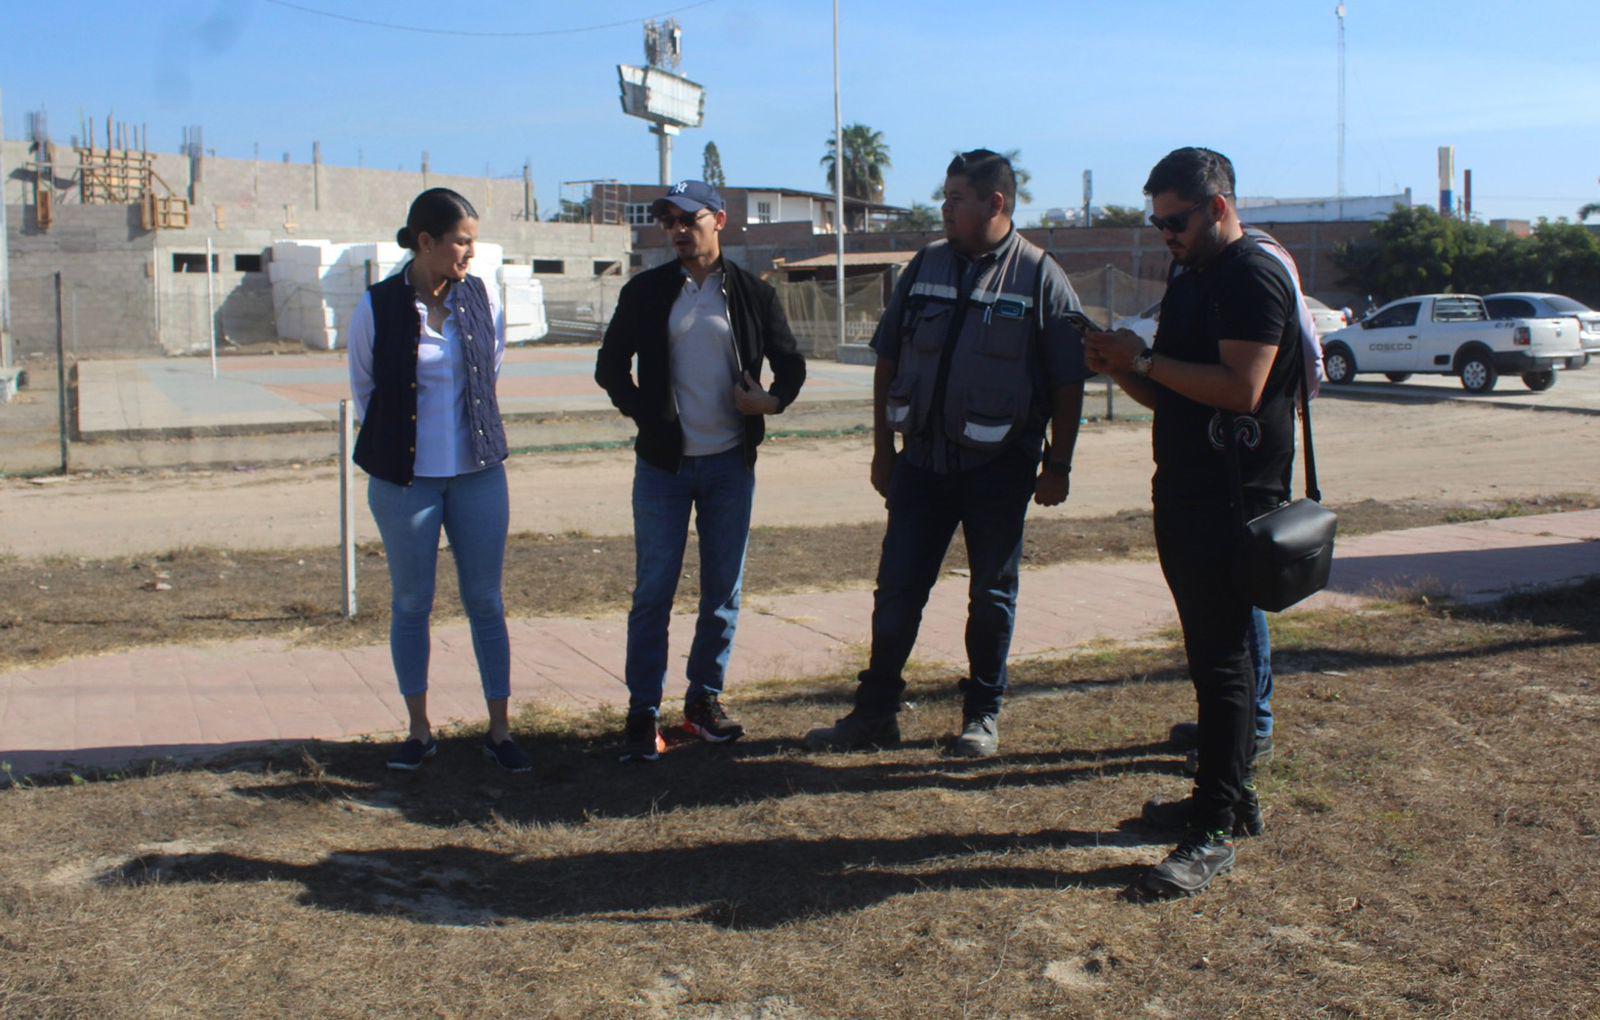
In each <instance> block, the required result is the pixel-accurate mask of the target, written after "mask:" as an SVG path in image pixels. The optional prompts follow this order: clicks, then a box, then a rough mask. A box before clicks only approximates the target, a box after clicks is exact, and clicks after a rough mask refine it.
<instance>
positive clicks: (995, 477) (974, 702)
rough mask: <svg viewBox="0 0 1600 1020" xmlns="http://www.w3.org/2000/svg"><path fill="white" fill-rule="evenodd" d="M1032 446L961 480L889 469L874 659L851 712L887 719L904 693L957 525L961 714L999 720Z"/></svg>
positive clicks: (1020, 446)
mask: <svg viewBox="0 0 1600 1020" xmlns="http://www.w3.org/2000/svg"><path fill="white" fill-rule="evenodd" d="M1038 464H1039V448H1038V446H1037V444H1029V443H1016V444H1013V445H1012V446H1010V447H1008V448H1006V449H1005V450H1004V451H1003V452H1002V453H1000V454H999V455H998V456H997V457H995V458H994V459H993V460H991V461H989V462H988V463H985V464H981V465H979V466H978V467H975V468H972V469H970V470H967V471H957V472H952V473H947V474H940V473H938V472H935V471H930V470H928V469H926V468H921V467H916V466H914V465H912V464H910V463H908V462H907V461H906V459H905V456H904V455H901V457H900V458H899V459H898V460H897V461H896V462H895V466H894V474H893V475H892V476H891V477H890V480H889V525H888V527H887V528H886V529H885V531H884V535H883V552H882V555H881V556H880V557H879V560H878V587H877V590H876V591H875V592H874V593H873V602H872V655H871V658H870V659H869V660H868V664H867V669H866V671H865V672H864V673H862V674H861V677H860V680H861V686H860V687H859V688H858V689H857V690H856V704H857V705H859V706H860V707H862V708H863V709H865V710H867V711H869V712H872V713H881V712H893V711H895V710H896V709H897V708H898V707H899V704H900V695H901V694H902V693H903V692H904V691H905V686H906V684H905V679H904V677H903V676H902V675H901V674H902V672H903V671H904V669H905V665H906V660H907V659H909V658H910V657H911V649H912V646H913V645H915V644H916V641H917V631H918V629H919V628H920V627H921V626H922V610H923V608H924V607H925V606H926V605H927V603H928V593H929V592H930V591H931V590H932V589H933V585H934V582H935V581H937V580H938V578H939V567H940V565H941V564H942V563H943V562H944V556H945V553H946V552H947V551H948V550H949V548H950V539H951V538H952V537H953V536H954V535H955V530H956V526H957V525H960V526H961V533H962V536H963V537H964V538H965V539H966V544H967V565H968V567H969V568H970V572H971V579H970V581H969V583H968V586H967V631H966V637H967V665H968V670H969V675H968V676H967V677H966V679H964V680H962V681H961V690H962V692H963V695H964V699H963V700H964V709H965V711H966V713H967V714H969V715H972V714H978V713H987V712H998V711H999V710H1000V702H1001V700H1002V699H1003V697H1004V695H1005V691H1006V682H1007V676H1006V656H1007V654H1008V653H1009V652H1010V650H1011V631H1012V628H1013V626H1014V625H1015V623H1016V613H1017V582H1018V567H1019V566H1020V564H1021V562H1022V529H1023V522H1024V519H1025V518H1026V517H1027V513H1028V502H1029V500H1031V499H1032V498H1033V488H1034V481H1035V478H1036V477H1037V474H1038Z"/></svg>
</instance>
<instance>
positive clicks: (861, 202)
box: [620, 184, 911, 213]
mask: <svg viewBox="0 0 1600 1020" xmlns="http://www.w3.org/2000/svg"><path fill="white" fill-rule="evenodd" d="M620 186H621V187H624V188H628V189H629V190H635V189H637V190H639V191H648V190H653V189H656V188H660V189H661V190H663V191H665V190H666V189H667V187H668V185H665V184H623V185H620ZM718 190H719V191H724V192H727V191H745V192H749V191H769V192H773V193H775V194H779V195H795V196H797V197H800V198H812V199H816V200H817V201H819V202H832V201H833V192H831V191H806V190H805V189H804V188H783V187H761V186H759V185H748V184H728V185H724V186H723V187H721V188H719V189H718ZM844 204H845V206H846V207H850V206H865V207H866V209H867V211H868V212H886V213H906V212H910V211H911V210H910V209H907V208H906V207H905V206H900V205H884V204H883V203H881V202H868V201H866V200H865V199H860V198H852V197H851V196H849V195H846V196H845V197H844Z"/></svg>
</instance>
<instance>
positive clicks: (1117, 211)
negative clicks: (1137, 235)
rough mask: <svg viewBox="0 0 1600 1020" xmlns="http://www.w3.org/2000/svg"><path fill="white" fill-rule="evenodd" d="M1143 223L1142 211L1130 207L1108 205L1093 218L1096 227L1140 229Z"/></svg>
mask: <svg viewBox="0 0 1600 1020" xmlns="http://www.w3.org/2000/svg"><path fill="white" fill-rule="evenodd" d="M1144 223H1145V219H1144V210H1143V209H1135V208H1134V207H1133V206H1131V205H1108V206H1106V207H1105V208H1103V209H1101V210H1100V215H1099V216H1096V217H1095V218H1094V225H1095V226H1097V227H1142V226H1144Z"/></svg>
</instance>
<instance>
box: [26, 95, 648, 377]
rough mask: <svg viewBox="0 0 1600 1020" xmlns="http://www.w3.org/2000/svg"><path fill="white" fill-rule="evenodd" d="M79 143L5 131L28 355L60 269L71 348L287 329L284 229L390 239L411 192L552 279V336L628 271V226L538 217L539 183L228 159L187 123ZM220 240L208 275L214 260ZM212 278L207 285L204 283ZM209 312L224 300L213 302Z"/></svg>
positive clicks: (185, 347) (178, 347) (47, 327)
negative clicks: (468, 220) (168, 146)
mask: <svg viewBox="0 0 1600 1020" xmlns="http://www.w3.org/2000/svg"><path fill="white" fill-rule="evenodd" d="M84 127H85V130H84V132H83V133H82V134H81V135H79V136H77V137H74V139H73V142H72V144H70V145H58V144H55V143H53V142H52V141H51V140H50V139H49V136H48V132H47V131H44V130H41V129H40V128H39V126H38V125H36V124H30V134H31V135H32V137H30V138H28V139H24V140H20V141H15V140H14V141H4V142H0V145H3V152H0V157H3V163H0V165H3V167H4V178H3V181H0V184H3V197H4V202H5V204H6V206H7V210H6V211H7V216H6V227H7V237H6V243H7V245H8V247H9V255H10V278H11V279H10V285H11V311H12V322H11V326H12V332H13V335H14V338H15V344H16V351H17V354H18V355H19V356H25V355H27V354H30V353H35V352H47V351H53V350H54V349H55V343H56V307H55V293H54V274H55V273H56V272H58V271H59V272H61V273H62V275H63V284H64V288H63V298H62V304H63V307H62V314H61V318H62V320H63V332H64V333H65V335H66V344H67V351H68V355H69V357H92V356H105V355H150V354H160V353H167V354H184V353H190V352H196V351H203V350H206V349H207V348H208V346H209V344H210V338H211V331H212V325H213V322H214V323H215V327H216V331H217V335H218V337H219V342H220V343H221V344H222V345H228V344H236V345H244V344H249V343H254V342H260V341H264V340H271V339H275V338H278V337H280V336H282V335H283V332H282V330H280V328H279V323H277V322H276V321H275V316H274V308H273V296H272V288H271V285H270V283H269V280H268V272H267V270H268V269H269V266H270V261H271V257H272V248H273V244H274V242H275V241H282V240H309V239H316V240H326V241H331V242H335V243H356V244H372V243H382V242H392V241H393V240H394V235H395V231H396V230H397V229H398V228H399V227H400V226H401V225H402V223H403V222H404V219H405V214H406V209H407V207H408V206H409V204H410V202H411V199H412V198H413V197H415V195H416V194H417V193H418V192H419V191H421V190H423V189H424V188H429V187H448V188H453V189H455V190H456V191H459V192H461V193H462V194H463V195H465V196H466V197H467V198H468V200H470V201H471V202H472V203H473V204H474V205H475V206H476V207H477V209H478V211H479V213H480V216H481V220H480V236H481V237H482V239H483V240H484V241H485V242H490V243H493V244H496V245H499V246H500V247H501V249H502V251H503V259H504V262H505V264H507V265H513V266H526V267H528V269H529V273H528V274H527V275H531V276H532V277H533V278H534V279H536V280H537V281H539V283H541V284H542V286H543V294H544V300H545V306H546V313H547V314H548V316H549V318H550V320H551V323H552V326H553V327H554V335H557V336H559V335H561V334H562V332H563V330H567V331H570V332H573V333H575V334H577V335H583V334H584V333H586V332H589V331H588V330H586V329H585V328H584V326H583V325H582V324H598V323H603V322H605V321H606V320H607V319H608V318H609V317H610V314H611V308H612V306H613V305H614V303H615V301H616V296H617V292H618V290H620V288H621V286H622V283H623V280H624V278H625V276H626V274H627V270H628V266H629V261H630V259H629V256H630V250H631V236H630V231H629V229H628V227H627V226H626V225H622V224H618V225H604V224H595V223H551V222H543V221H541V220H540V219H539V209H538V205H537V202H536V199H535V195H534V189H533V182H532V181H531V180H530V179H529V178H528V176H527V174H526V172H524V174H523V176H522V177H520V178H518V177H513V178H490V177H462V176H453V175H445V174H437V173H432V172H430V171H429V169H428V164H427V158H426V155H424V157H423V160H422V161H421V163H420V165H419V168H418V170H417V171H416V172H400V171H394V170H375V169H371V168H364V167H363V168H356V167H336V166H329V165H326V164H324V163H323V162H322V161H321V159H320V156H319V154H318V147H317V146H313V159H312V161H311V162H310V163H291V162H288V161H284V162H271V161H263V160H241V159H223V158H218V157H216V156H213V155H210V154H209V153H208V152H207V151H206V150H205V149H204V147H203V144H202V143H201V139H200V137H199V132H198V131H197V130H191V132H189V133H188V134H187V136H186V140H185V145H184V148H185V149H186V150H187V151H185V152H181V153H164V152H153V151H150V150H149V149H148V147H147V146H146V144H145V142H144V139H143V137H142V135H143V132H142V131H139V130H137V129H135V128H132V127H128V126H124V125H118V124H111V123H106V122H102V123H101V124H100V125H98V127H99V130H94V129H91V128H88V127H87V125H85V126H84ZM208 242H209V243H210V249H211V252H212V254H211V258H210V260H209V261H210V268H211V270H212V272H211V273H209V274H208V273H207V272H206V269H207V261H208V260H207V254H206V253H207V244H208ZM208 286H209V287H210V291H211V293H210V294H209V296H208ZM213 309H214V313H213V311H212V310H213Z"/></svg>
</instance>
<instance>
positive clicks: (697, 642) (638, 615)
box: [626, 446, 756, 711]
mask: <svg viewBox="0 0 1600 1020" xmlns="http://www.w3.org/2000/svg"><path fill="white" fill-rule="evenodd" d="M755 488H756V475H755V470H754V469H753V468H752V467H751V466H750V465H749V464H747V463H745V457H744V448H743V446H735V447H734V448H733V449H731V450H725V451H723V452H722V453H714V454H711V455H710V456H707V457H684V458H683V463H682V466H681V467H679V468H678V470H677V472H676V473H673V472H671V471H663V470H662V469H661V468H658V467H655V466H653V465H650V464H647V463H645V461H644V460H643V459H640V460H639V461H638V462H637V464H636V465H635V467H634V474H633V543H634V586H633V609H632V610H631V611H629V613H628V662H627V668H626V674H627V681H628V705H629V708H630V709H633V710H642V711H659V710H660V707H661V698H662V695H663V694H664V693H665V691H666V684H667V624H668V621H669V620H670V619H671V616H672V599H673V596H674V595H675V594H677V591H678V578H679V576H680V575H681V574H682V573H683V550H684V546H685V545H686V544H687V542H688V540H689V511H690V509H691V508H692V509H693V510H694V512H695V515H694V521H695V530H696V531H697V533H698V534H699V536H700V617H699V619H698V620H697V621H696V622H695V628H694V641H693V643H692V644H690V646H689V667H688V674H689V691H688V696H687V698H688V700H689V701H693V700H695V699H696V698H701V697H705V696H706V695H716V696H719V697H720V696H721V694H722V688H723V683H724V681H725V680H726V676H727V672H728V657H729V655H730V654H732V652H733V633H734V630H735V629H736V628H737V627H738V626H739V595H740V591H741V589H742V587H743V584H744V554H745V548H746V546H747V545H748V544H749V541H750V503H751V501H752V499H753V498H754V496H755Z"/></svg>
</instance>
